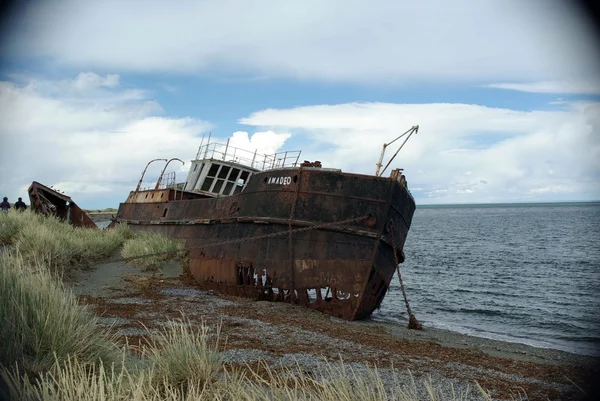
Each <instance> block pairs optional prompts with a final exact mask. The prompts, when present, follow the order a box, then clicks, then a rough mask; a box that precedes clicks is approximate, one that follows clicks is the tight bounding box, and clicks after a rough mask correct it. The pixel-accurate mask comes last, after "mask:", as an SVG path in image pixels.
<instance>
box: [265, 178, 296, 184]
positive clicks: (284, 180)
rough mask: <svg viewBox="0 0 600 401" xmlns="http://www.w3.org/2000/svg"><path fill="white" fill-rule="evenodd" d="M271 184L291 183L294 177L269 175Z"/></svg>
mask: <svg viewBox="0 0 600 401" xmlns="http://www.w3.org/2000/svg"><path fill="white" fill-rule="evenodd" d="M268 183H269V184H279V185H290V184H291V183H292V177H269V181H268Z"/></svg>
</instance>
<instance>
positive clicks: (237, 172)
mask: <svg viewBox="0 0 600 401" xmlns="http://www.w3.org/2000/svg"><path fill="white" fill-rule="evenodd" d="M238 175H240V169H239V168H232V169H231V173H230V174H229V177H227V180H229V181H233V182H235V180H236V179H237V178H238Z"/></svg>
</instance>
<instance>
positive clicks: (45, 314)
mask: <svg viewBox="0 0 600 401" xmlns="http://www.w3.org/2000/svg"><path fill="white" fill-rule="evenodd" d="M0 267H1V269H0V365H2V366H5V367H6V366H18V367H20V368H21V369H22V370H24V371H25V372H29V373H34V374H37V373H39V372H44V371H49V370H50V369H51V368H52V366H54V364H55V363H56V361H63V360H65V359H67V358H68V357H69V356H70V355H77V356H78V357H79V359H80V361H81V362H82V363H85V364H97V363H99V362H101V361H105V362H107V361H109V362H110V361H114V360H115V358H116V357H118V353H117V347H116V345H115V344H116V343H115V341H114V338H113V337H112V336H111V335H110V334H109V332H108V331H106V330H104V329H101V328H100V327H99V326H98V325H97V323H96V317H95V316H94V315H93V314H92V313H89V312H88V311H86V310H85V309H83V308H82V307H81V306H80V305H79V304H78V303H77V299H76V298H75V296H74V295H73V294H71V293H69V292H67V291H66V290H65V288H64V287H63V285H62V283H61V282H60V281H58V280H57V279H56V276H53V275H52V274H51V273H50V271H49V269H48V268H47V267H46V266H45V265H43V264H42V263H35V264H30V263H29V262H26V261H25V260H24V259H23V258H22V257H21V255H19V254H18V253H16V252H14V251H5V252H1V253H0Z"/></svg>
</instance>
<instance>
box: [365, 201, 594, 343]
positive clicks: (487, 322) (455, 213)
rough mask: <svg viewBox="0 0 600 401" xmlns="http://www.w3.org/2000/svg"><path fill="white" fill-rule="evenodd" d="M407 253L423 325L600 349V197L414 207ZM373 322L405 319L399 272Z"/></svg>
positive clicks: (406, 268) (408, 280)
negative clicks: (578, 200) (585, 200)
mask: <svg viewBox="0 0 600 401" xmlns="http://www.w3.org/2000/svg"><path fill="white" fill-rule="evenodd" d="M404 253H405V255H406V261H405V262H404V263H403V264H401V265H400V268H401V272H402V278H403V280H404V284H405V287H406V292H407V296H408V299H409V303H410V306H411V309H412V311H413V314H414V315H415V316H416V317H417V319H418V320H419V322H421V323H422V324H423V325H424V327H425V328H427V327H435V328H441V329H446V330H451V331H455V332H459V333H464V334H469V335H473V336H477V337H486V338H492V339H496V340H502V341H509V342H518V343H524V344H528V345H533V346H537V347H545V348H553V349H559V350H564V351H568V352H572V353H577V354H584V355H600V330H599V329H600V203H551V204H497V205H456V206H454V205H453V206H449V205H444V206H417V210H416V211H415V214H414V217H413V222H412V226H411V228H410V231H409V233H408V239H407V242H406V244H405V247H404ZM372 319H373V320H376V321H382V322H389V323H391V324H403V325H405V324H407V322H408V317H407V313H406V310H405V306H404V301H403V298H402V294H401V291H400V284H399V281H398V278H397V277H396V275H395V276H394V278H393V281H392V284H391V286H390V289H389V291H388V293H387V294H386V296H385V299H384V300H383V303H382V305H381V308H380V309H379V310H377V311H375V312H374V313H373V315H372Z"/></svg>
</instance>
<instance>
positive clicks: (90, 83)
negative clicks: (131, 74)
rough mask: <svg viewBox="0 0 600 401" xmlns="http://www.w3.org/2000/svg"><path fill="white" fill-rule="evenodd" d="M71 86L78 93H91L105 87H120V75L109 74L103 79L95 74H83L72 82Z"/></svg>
mask: <svg viewBox="0 0 600 401" xmlns="http://www.w3.org/2000/svg"><path fill="white" fill-rule="evenodd" d="M71 85H72V86H73V88H75V89H76V90H78V91H89V90H92V89H97V88H100V87H103V86H104V87H108V88H113V87H115V86H118V85H119V75H117V74H108V75H106V76H105V77H103V76H100V75H98V74H95V73H93V72H81V73H79V75H77V77H76V78H75V79H74V80H72V82H71Z"/></svg>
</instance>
